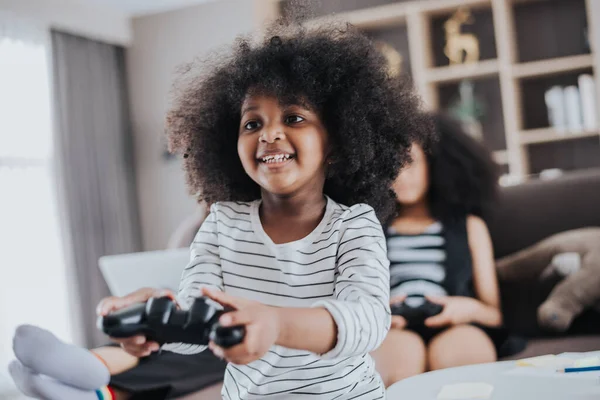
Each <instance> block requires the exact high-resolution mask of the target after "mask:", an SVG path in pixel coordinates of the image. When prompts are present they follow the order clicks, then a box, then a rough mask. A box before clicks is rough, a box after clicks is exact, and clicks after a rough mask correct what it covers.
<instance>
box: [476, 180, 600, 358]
mask: <svg viewBox="0 0 600 400" xmlns="http://www.w3.org/2000/svg"><path fill="white" fill-rule="evenodd" d="M588 226H600V169H590V170H584V171H578V172H569V173H566V174H564V175H563V176H562V177H559V178H556V179H553V180H547V181H544V180H532V181H529V182H527V183H524V184H520V185H517V186H512V187H506V188H503V189H502V190H501V193H500V199H499V203H498V205H497V206H496V207H495V209H494V211H493V213H492V215H490V217H489V222H488V227H489V229H490V234H491V237H492V241H493V243H494V254H495V257H496V258H497V259H499V258H501V257H503V256H505V255H508V254H511V253H514V252H516V251H518V250H520V249H523V248H525V247H527V246H530V245H532V244H534V243H536V242H538V241H540V240H542V239H544V238H546V237H548V236H551V235H553V234H555V233H559V232H562V231H566V230H570V229H577V228H582V227H588ZM598 245H599V246H600V243H599V244H598ZM499 283H500V292H501V298H502V311H503V315H504V321H505V324H506V326H507V327H508V328H509V329H510V330H511V332H513V333H515V334H517V335H520V336H522V337H526V338H528V342H527V346H526V347H525V349H524V350H523V351H521V352H519V353H517V354H515V355H513V356H511V357H509V358H510V359H517V358H522V357H531V356H536V355H543V354H557V353H562V352H579V351H591V350H600V315H599V314H597V313H595V312H593V311H589V310H588V311H586V312H585V313H584V314H583V315H582V316H580V317H579V318H577V319H576V320H575V321H574V323H573V324H572V326H571V328H570V329H569V331H567V332H566V334H563V335H553V334H550V333H548V332H545V331H544V330H542V329H541V328H540V327H539V325H538V324H537V307H538V306H539V305H540V304H541V303H542V302H543V301H544V300H545V299H546V297H547V296H548V294H549V293H550V291H551V290H552V288H553V286H554V285H555V284H556V283H557V281H552V280H545V281H534V282H511V281H502V280H501V281H500V282H499ZM598 290H599V291H600V288H598Z"/></svg>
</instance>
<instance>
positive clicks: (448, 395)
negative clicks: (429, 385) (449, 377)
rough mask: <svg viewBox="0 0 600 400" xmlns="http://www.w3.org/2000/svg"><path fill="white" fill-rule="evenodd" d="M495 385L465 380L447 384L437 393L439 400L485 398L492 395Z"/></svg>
mask: <svg viewBox="0 0 600 400" xmlns="http://www.w3.org/2000/svg"><path fill="white" fill-rule="evenodd" d="M493 391H494V387H493V386H492V385H490V384H489V383H484V382H464V383H455V384H452V385H445V386H444V387H442V389H441V390H440V392H439V393H438V395H437V398H438V400H480V399H481V400H485V399H489V398H491V397H492V392H493Z"/></svg>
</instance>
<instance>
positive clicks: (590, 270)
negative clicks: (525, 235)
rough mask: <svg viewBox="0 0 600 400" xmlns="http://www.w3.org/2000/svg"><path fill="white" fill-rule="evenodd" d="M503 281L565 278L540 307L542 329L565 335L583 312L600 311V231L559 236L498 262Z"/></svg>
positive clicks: (567, 232)
mask: <svg viewBox="0 0 600 400" xmlns="http://www.w3.org/2000/svg"><path fill="white" fill-rule="evenodd" d="M497 272H498V278H499V279H500V280H502V281H518V280H521V281H536V280H540V279H544V278H547V277H548V276H550V275H552V274H559V275H562V276H565V275H566V276H565V278H564V279H563V280H562V281H561V282H560V283H558V284H557V285H556V286H555V287H554V289H553V290H552V292H551V293H550V295H549V296H548V298H547V299H546V300H545V301H544V302H543V303H542V304H541V305H540V306H539V307H538V310H537V318H538V324H539V325H540V327H541V328H543V329H546V330H549V331H554V332H565V331H566V330H567V329H568V328H569V326H570V325H571V323H572V322H573V319H575V317H577V316H578V315H579V314H581V313H582V312H583V310H584V309H586V308H589V307H594V308H596V309H597V310H599V311H600V228H583V229H575V230H571V231H566V232H562V233H558V234H556V235H553V236H550V237H549V238H547V239H544V240H542V241H541V242H539V243H537V244H535V245H533V246H531V247H528V248H526V249H524V250H521V251H519V252H517V253H515V254H512V255H509V256H507V257H504V258H502V259H500V260H498V261H497Z"/></svg>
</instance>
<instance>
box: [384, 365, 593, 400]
mask: <svg viewBox="0 0 600 400" xmlns="http://www.w3.org/2000/svg"><path fill="white" fill-rule="evenodd" d="M515 367H516V365H515V362H514V361H502V362H496V363H490V364H479V365H469V366H465V367H458V368H449V369H445V370H439V371H433V372H427V373H425V374H421V375H417V376H414V377H412V378H408V379H405V380H402V381H400V382H398V383H396V384H394V385H392V386H390V387H389V388H388V391H387V398H388V400H436V399H437V395H438V393H439V392H440V390H441V388H442V387H443V386H444V385H449V384H454V383H465V382H485V383H488V384H490V385H492V386H493V387H494V392H493V394H492V397H491V399H492V400H538V399H539V400H580V399H581V400H592V399H593V400H599V399H600V373H597V374H596V376H595V377H594V379H589V378H588V379H585V378H583V377H573V376H571V377H552V378H551V377H548V376H536V375H534V374H531V375H523V374H513V373H508V374H507V372H509V371H511V370H514V368H515ZM519 368H526V367H519ZM586 374H590V373H589V372H587V373H586ZM569 375H570V374H569Z"/></svg>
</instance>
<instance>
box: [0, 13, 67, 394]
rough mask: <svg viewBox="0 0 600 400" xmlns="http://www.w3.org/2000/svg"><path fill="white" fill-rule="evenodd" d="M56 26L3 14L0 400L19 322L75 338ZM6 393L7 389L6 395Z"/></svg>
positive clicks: (0, 58) (0, 18) (0, 70)
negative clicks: (58, 137)
mask: <svg viewBox="0 0 600 400" xmlns="http://www.w3.org/2000/svg"><path fill="white" fill-rule="evenodd" d="M49 44H50V40H49V32H48V31H47V30H46V29H44V28H43V27H39V26H36V25H35V24H33V23H31V22H29V21H23V20H19V19H18V18H15V16H13V15H6V14H0V398H4V397H3V395H6V393H7V392H8V391H10V390H11V386H12V384H11V382H10V379H9V377H8V373H7V370H6V365H7V364H8V362H9V361H10V360H11V359H12V358H13V357H14V355H13V353H12V343H11V338H12V334H13V332H14V329H15V327H16V326H17V325H19V324H23V323H30V324H35V325H39V326H42V327H44V328H46V329H49V330H51V331H52V332H54V333H55V334H56V335H57V336H59V337H60V338H62V339H64V340H67V341H72V340H73V332H74V331H73V324H74V321H73V320H72V318H71V317H70V316H71V315H72V313H71V312H70V309H71V307H72V305H70V302H69V297H70V296H69V294H68V287H67V282H68V280H67V279H66V278H67V276H66V275H67V268H66V267H65V264H66V263H65V260H64V251H63V243H62V241H61V229H60V225H59V216H58V212H57V210H58V207H57V201H56V199H57V198H56V193H55V188H56V185H55V180H54V178H55V177H54V168H53V165H54V160H53V135H52V125H53V124H52V112H51V82H50V76H51V71H50V67H51V62H50V60H49V57H50V46H49ZM3 393H4V394H3Z"/></svg>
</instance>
